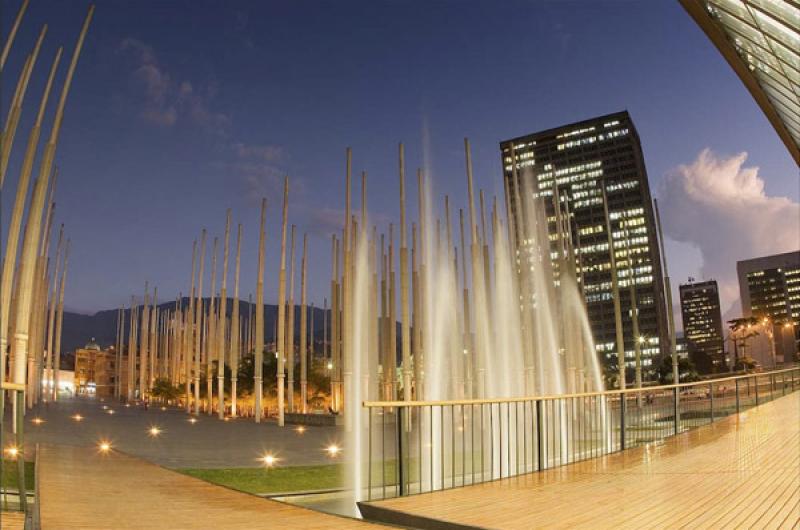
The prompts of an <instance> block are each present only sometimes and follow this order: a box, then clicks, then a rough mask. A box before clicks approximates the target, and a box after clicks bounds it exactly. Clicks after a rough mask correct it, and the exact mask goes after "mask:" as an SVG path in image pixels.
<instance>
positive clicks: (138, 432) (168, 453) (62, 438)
mask: <svg viewBox="0 0 800 530" xmlns="http://www.w3.org/2000/svg"><path fill="white" fill-rule="evenodd" d="M104 407H106V408H104ZM109 410H113V411H114V412H113V414H109ZM75 414H80V415H81V416H83V420H81V421H75V420H74V419H73V416H74V415H75ZM8 416H10V414H9V415H8ZM36 417H38V418H41V419H42V420H44V421H43V422H42V423H40V424H36V423H34V422H33V419H34V418H36ZM190 417H191V416H190V415H188V414H186V412H185V411H184V410H182V409H177V408H174V407H173V408H167V410H166V411H162V410H161V409H160V407H157V406H155V407H154V406H151V407H150V408H149V410H147V411H145V410H143V409H142V408H141V407H139V406H136V405H131V406H130V407H125V406H124V405H120V404H118V403H114V402H112V401H109V400H106V401H105V402H100V401H99V400H97V399H87V398H77V399H70V400H60V401H58V402H56V403H50V404H48V405H44V404H43V405H40V406H39V407H38V408H37V409H36V410H34V411H31V412H29V413H28V415H27V417H26V422H25V443H26V446H27V455H26V456H27V457H28V458H31V459H32V457H33V455H32V452H31V450H32V448H33V447H34V444H36V443H42V444H62V445H73V446H88V447H96V446H97V444H98V442H99V440H101V439H105V440H108V441H110V442H111V443H112V445H113V447H114V448H115V449H119V450H120V451H123V452H125V453H127V454H129V455H133V456H137V457H140V458H143V459H145V460H149V461H151V462H155V463H156V464H159V465H162V466H166V467H170V468H226V467H257V466H258V465H259V462H258V458H259V457H260V456H262V455H263V454H264V453H265V452H270V453H272V454H274V455H276V456H277V457H279V458H280V461H281V465H283V466H296V465H314V464H330V463H332V462H334V460H332V459H331V458H330V457H329V456H328V454H327V453H326V452H325V450H324V449H325V447H327V446H328V445H330V444H331V443H340V442H341V441H342V439H343V437H344V435H343V433H342V429H341V428H340V427H314V426H308V427H306V429H305V432H304V433H303V434H299V433H298V432H297V431H296V430H295V429H294V427H293V426H291V425H286V426H285V427H278V426H277V424H276V423H275V422H274V421H273V420H267V421H265V422H262V423H260V424H256V423H255V422H254V421H253V420H252V418H241V419H232V420H230V421H221V420H219V419H218V418H217V416H208V415H206V414H201V415H200V416H198V417H197V421H196V422H195V423H190V421H189V418H190ZM6 420H7V421H6V423H7V425H6V427H8V426H10V423H9V420H10V418H7V419H6ZM153 425H156V426H158V427H159V428H160V429H161V434H160V435H159V436H158V437H152V436H150V435H149V433H148V429H149V428H150V427H151V426H153Z"/></svg>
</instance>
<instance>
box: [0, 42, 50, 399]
mask: <svg viewBox="0 0 800 530" xmlns="http://www.w3.org/2000/svg"><path fill="white" fill-rule="evenodd" d="M61 52H62V50H61V48H59V49H58V51H57V52H56V56H55V59H54V60H53V64H52V66H51V67H50V75H49V76H48V78H47V84H46V85H45V90H44V93H43V95H42V99H41V102H40V104H39V112H38V114H37V116H36V121H35V122H34V124H33V128H32V129H31V132H30V133H29V137H28V145H27V147H26V148H25V156H24V158H23V161H22V168H21V170H20V176H19V180H18V182H17V193H16V195H15V198H14V205H13V207H12V210H11V221H10V223H9V225H8V233H7V235H6V252H5V255H4V257H3V271H2V278H1V279H0V322H2V325H0V380H2V381H5V369H6V350H7V345H8V332H9V330H10V328H9V325H8V322H9V317H10V315H11V295H12V290H13V287H14V275H15V274H16V273H17V272H18V269H17V267H16V263H17V251H18V247H19V236H20V229H21V227H22V217H23V215H24V210H25V200H26V198H27V195H28V185H29V183H30V177H31V173H32V171H33V163H34V159H35V157H36V149H37V147H38V145H39V136H40V134H41V128H42V121H43V120H44V113H45V110H46V108H47V101H48V99H49V97H50V90H51V89H52V87H53V79H54V78H55V75H56V70H57V69H58V63H59V62H60V61H61ZM26 231H27V229H26ZM4 394H5V393H4V392H0V408H2V404H3V398H2V397H3V395H4Z"/></svg>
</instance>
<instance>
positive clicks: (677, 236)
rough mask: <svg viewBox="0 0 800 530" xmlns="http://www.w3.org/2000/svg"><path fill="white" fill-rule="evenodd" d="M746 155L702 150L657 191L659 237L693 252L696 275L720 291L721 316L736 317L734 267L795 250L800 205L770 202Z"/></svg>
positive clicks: (778, 199) (669, 175)
mask: <svg viewBox="0 0 800 530" xmlns="http://www.w3.org/2000/svg"><path fill="white" fill-rule="evenodd" d="M746 160H747V153H746V152H742V153H739V154H736V155H733V156H729V157H724V156H719V155H717V154H715V153H714V152H712V151H711V150H710V149H708V148H706V149H704V150H703V151H701V152H700V154H698V156H697V158H696V159H695V160H694V161H693V162H691V163H690V164H686V165H680V166H678V167H677V168H675V169H673V170H671V171H670V172H668V173H667V174H666V175H665V178H664V180H663V182H662V185H661V187H660V190H659V195H660V199H659V206H660V208H661V213H662V219H663V223H664V231H665V233H666V235H667V236H668V237H670V238H672V239H674V240H676V241H680V242H683V243H689V244H692V245H694V246H696V247H697V248H698V249H699V251H700V254H701V256H702V266H701V269H700V272H701V274H702V275H703V277H705V278H714V279H716V280H717V282H718V283H719V287H720V298H721V300H720V302H721V306H722V311H723V313H728V314H730V312H731V311H736V312H737V313H738V311H739V307H738V302H739V283H738V279H737V277H736V262H737V261H739V260H743V259H748V258H753V257H758V256H765V255H770V254H777V253H781V252H788V251H791V250H796V249H798V248H800V224H799V223H798V219H800V204H799V203H797V202H794V201H792V200H791V199H789V198H788V197H780V196H770V195H767V193H766V191H765V184H764V179H762V178H761V177H760V176H759V174H758V167H745V162H746Z"/></svg>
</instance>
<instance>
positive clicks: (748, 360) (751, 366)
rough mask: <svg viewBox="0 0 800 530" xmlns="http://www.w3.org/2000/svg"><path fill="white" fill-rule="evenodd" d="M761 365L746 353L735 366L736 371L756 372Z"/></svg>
mask: <svg viewBox="0 0 800 530" xmlns="http://www.w3.org/2000/svg"><path fill="white" fill-rule="evenodd" d="M758 368H759V365H758V363H757V362H756V361H754V360H753V358H752V357H749V356H747V355H745V356H744V357H741V358H740V359H739V360H738V361H737V362H736V364H735V365H734V367H733V370H734V371H736V372H745V373H746V372H755V371H756V370H758Z"/></svg>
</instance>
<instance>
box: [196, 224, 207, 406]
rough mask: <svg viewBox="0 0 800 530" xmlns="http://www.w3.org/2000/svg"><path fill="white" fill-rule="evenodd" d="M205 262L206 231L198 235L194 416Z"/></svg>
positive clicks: (198, 379)
mask: <svg viewBox="0 0 800 530" xmlns="http://www.w3.org/2000/svg"><path fill="white" fill-rule="evenodd" d="M205 261H206V229H205V228H203V232H202V234H201V235H200V265H199V269H200V270H199V272H198V277H197V299H196V301H195V307H194V310H195V317H194V374H193V376H194V414H195V415H199V414H200V351H201V350H200V339H201V338H202V330H203V325H202V324H203V269H204V268H205V267H204V266H205Z"/></svg>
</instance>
